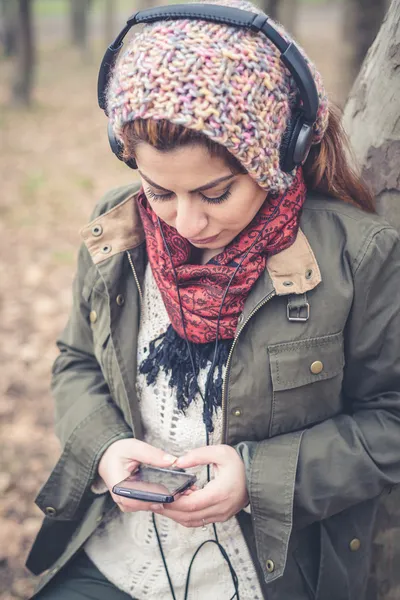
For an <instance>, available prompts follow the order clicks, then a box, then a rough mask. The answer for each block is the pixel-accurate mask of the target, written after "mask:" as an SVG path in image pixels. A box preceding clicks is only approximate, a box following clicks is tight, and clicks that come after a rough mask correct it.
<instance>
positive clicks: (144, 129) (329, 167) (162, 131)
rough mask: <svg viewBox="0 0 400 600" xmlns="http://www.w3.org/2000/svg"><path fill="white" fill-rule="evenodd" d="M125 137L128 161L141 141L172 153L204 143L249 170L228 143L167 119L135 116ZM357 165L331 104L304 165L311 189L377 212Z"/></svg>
mask: <svg viewBox="0 0 400 600" xmlns="http://www.w3.org/2000/svg"><path fill="white" fill-rule="evenodd" d="M122 139H123V143H124V159H125V160H128V159H130V158H134V157H135V150H136V146H137V145H138V144H139V143H140V142H146V143H148V144H150V145H151V146H153V147H154V148H156V149H157V150H160V151H161V152H168V151H169V150H174V149H176V148H178V147H179V146H190V145H197V144H202V145H204V146H206V148H207V150H208V151H209V153H210V154H211V156H216V157H218V158H222V159H223V160H224V161H225V162H226V163H227V165H228V166H229V168H230V169H231V171H232V173H246V170H245V169H244V167H243V166H242V165H241V163H240V162H239V161H238V160H237V159H236V158H235V157H234V156H233V155H232V154H231V153H230V152H229V151H228V150H227V149H226V148H225V147H224V146H221V145H220V144H217V143H216V142H214V141H212V140H210V139H209V138H208V137H206V136H205V135H204V134H203V133H201V132H198V131H194V130H192V129H188V128H186V127H183V126H182V125H176V124H174V123H171V122H170V121H167V120H165V119H162V120H158V121H156V120H153V119H135V120H134V121H131V122H129V123H127V124H126V125H125V126H124V128H123V132H122ZM354 164H355V160H354V157H353V155H352V152H351V149H350V144H349V140H348V137H347V135H346V133H345V131H344V128H343V126H342V124H341V113H340V111H339V109H338V108H336V107H335V106H334V105H330V106H329V121H328V127H327V130H326V132H325V135H324V137H323V139H322V141H321V142H320V143H319V144H316V145H315V146H312V147H311V150H310V154H309V155H308V158H307V160H306V162H305V163H304V165H303V173H304V179H305V182H306V185H307V188H308V189H309V190H315V191H319V192H322V193H324V194H328V195H330V196H334V197H335V198H338V199H339V200H343V202H347V203H349V204H353V205H355V206H358V207H359V208H361V209H362V210H364V211H366V212H370V213H374V212H375V201H374V196H373V194H372V191H371V189H370V188H369V186H368V185H367V183H366V182H365V181H363V179H362V178H361V176H360V175H359V174H358V173H357V172H356V170H355V168H354V167H353V165H354Z"/></svg>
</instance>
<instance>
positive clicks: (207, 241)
mask: <svg viewBox="0 0 400 600" xmlns="http://www.w3.org/2000/svg"><path fill="white" fill-rule="evenodd" d="M217 237H218V235H213V236H212V237H208V238H203V239H201V240H191V239H189V242H190V243H191V244H208V243H209V242H213V241H214V240H216V239H217Z"/></svg>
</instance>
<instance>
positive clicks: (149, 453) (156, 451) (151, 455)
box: [127, 439, 177, 467]
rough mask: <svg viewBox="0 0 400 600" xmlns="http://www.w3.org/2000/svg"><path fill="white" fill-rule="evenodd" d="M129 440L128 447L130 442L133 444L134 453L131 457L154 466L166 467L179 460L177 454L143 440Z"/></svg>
mask: <svg viewBox="0 0 400 600" xmlns="http://www.w3.org/2000/svg"><path fill="white" fill-rule="evenodd" d="M127 442H128V443H127V449H128V448H129V443H130V444H131V446H132V454H131V456H130V457H129V458H131V459H132V460H134V461H137V462H139V463H145V464H147V465H152V466H153V467H166V466H172V465H173V464H174V463H175V462H176V460H177V458H176V456H172V455H171V454H167V453H166V452H164V450H161V449H160V448H155V447H154V446H151V445H150V444H146V442H142V441H141V440H135V439H132V440H127Z"/></svg>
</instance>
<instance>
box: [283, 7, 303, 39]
mask: <svg viewBox="0 0 400 600" xmlns="http://www.w3.org/2000/svg"><path fill="white" fill-rule="evenodd" d="M298 9H299V2H298V0H280V2H279V6H278V21H279V22H280V23H282V25H283V26H284V27H285V29H287V31H288V32H289V33H290V34H291V35H292V36H293V37H295V36H296V23H297V17H298V13H299V11H298Z"/></svg>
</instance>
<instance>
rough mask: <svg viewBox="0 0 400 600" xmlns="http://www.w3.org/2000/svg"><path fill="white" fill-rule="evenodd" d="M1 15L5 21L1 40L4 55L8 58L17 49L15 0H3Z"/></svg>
mask: <svg viewBox="0 0 400 600" xmlns="http://www.w3.org/2000/svg"><path fill="white" fill-rule="evenodd" d="M0 8H1V16H2V21H3V26H2V28H1V29H2V31H1V41H2V46H3V49H4V56H6V57H7V58H8V57H10V56H14V55H15V53H16V50H17V40H16V35H17V33H16V21H17V19H16V16H17V15H16V13H17V11H16V8H17V3H16V2H15V0H1V7H0Z"/></svg>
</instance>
